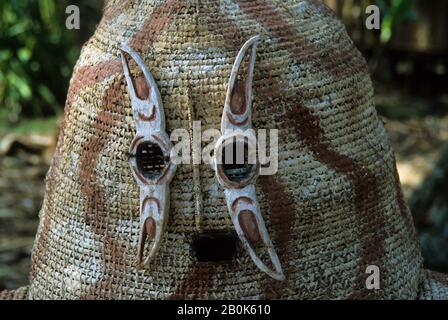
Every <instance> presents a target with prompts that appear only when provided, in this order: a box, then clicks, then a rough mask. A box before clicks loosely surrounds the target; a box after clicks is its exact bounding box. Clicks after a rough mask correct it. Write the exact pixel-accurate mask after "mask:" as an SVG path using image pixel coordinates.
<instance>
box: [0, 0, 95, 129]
mask: <svg viewBox="0 0 448 320" xmlns="http://www.w3.org/2000/svg"><path fill="white" fill-rule="evenodd" d="M102 2H103V1H100V0H79V1H67V0H9V1H4V0H2V1H0V123H1V125H2V126H5V125H8V124H9V125H13V124H15V123H16V122H18V121H19V119H20V118H22V117H42V116H51V115H55V114H57V113H59V112H60V110H62V106H63V105H64V102H65V96H66V93H67V88H68V82H69V79H70V76H71V73H72V69H73V66H74V64H75V62H76V59H77V58H78V56H79V53H80V49H81V45H82V43H83V42H84V41H86V40H87V38H88V37H89V36H90V34H91V33H92V32H93V30H94V28H95V26H96V24H97V23H98V21H99V19H100V16H101V8H102V5H103V3H102ZM70 4H74V5H77V6H78V7H79V8H80V22H81V28H80V30H68V29H66V27H65V20H66V19H67V17H68V14H66V13H65V11H66V7H67V6H68V5H70Z"/></svg>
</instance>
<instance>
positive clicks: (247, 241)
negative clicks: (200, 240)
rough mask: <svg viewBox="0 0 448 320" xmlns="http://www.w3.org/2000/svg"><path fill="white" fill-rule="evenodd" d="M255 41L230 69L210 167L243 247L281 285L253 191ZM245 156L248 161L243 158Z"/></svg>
mask: <svg viewBox="0 0 448 320" xmlns="http://www.w3.org/2000/svg"><path fill="white" fill-rule="evenodd" d="M258 40H259V37H258V36H255V37H253V38H251V39H250V40H249V41H247V42H246V43H245V44H244V45H243V47H242V48H241V50H240V52H239V53H238V56H237V58H236V61H235V63H234V65H233V69H232V73H231V76H230V81H229V85H228V91H227V97H226V102H225V105H224V111H223V115H222V120H221V133H222V136H221V138H220V139H219V140H218V142H217V143H216V147H215V154H214V159H213V167H214V170H215V171H216V177H217V179H218V181H219V182H220V184H221V185H222V186H223V187H224V188H225V191H224V193H225V197H226V201H227V207H228V210H229V213H230V216H231V218H232V222H233V224H234V226H235V230H236V232H237V234H238V237H239V238H240V240H241V242H242V244H243V247H244V248H245V250H246V251H247V252H248V253H249V255H250V257H251V258H252V260H253V261H254V263H255V264H256V265H257V267H258V268H259V269H260V270H262V271H263V272H265V273H266V274H268V275H269V276H270V277H272V278H274V279H276V280H279V281H282V280H284V279H285V276H284V274H283V270H282V267H281V264H280V260H279V258H278V255H277V253H276V251H275V249H274V246H273V244H272V241H271V239H270V237H269V234H268V231H267V229H266V225H265V223H264V220H263V216H262V215H261V212H260V205H259V203H258V200H257V196H256V190H255V181H256V179H257V177H258V171H259V168H260V166H259V163H258V161H257V159H256V158H257V157H256V150H257V148H256V146H257V143H256V137H255V133H254V131H253V128H252V84H253V74H254V66H255V59H256V51H257V44H258ZM248 52H250V56H249V57H248V61H249V62H248V66H247V70H246V72H247V73H246V74H244V71H243V70H244V68H243V66H242V65H243V61H244V59H245V57H246V55H247V53H248ZM229 147H230V151H229ZM239 148H240V149H239ZM229 153H230V157H231V159H230V160H231V161H230V162H229V161H228V160H229V158H228V154H229ZM245 155H247V156H248V159H245V158H244V157H245ZM235 160H236V161H235ZM257 245H258V246H262V248H263V250H266V251H267V253H268V255H269V258H270V260H271V262H272V265H273V266H274V269H275V270H273V269H272V268H269V267H268V266H267V265H266V263H264V262H263V261H262V260H261V259H260V257H259V256H258V254H257V253H256V251H255V248H256V246H257Z"/></svg>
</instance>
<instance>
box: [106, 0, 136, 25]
mask: <svg viewBox="0 0 448 320" xmlns="http://www.w3.org/2000/svg"><path fill="white" fill-rule="evenodd" d="M133 3H134V0H119V1H118V2H117V3H110V2H109V1H107V2H105V3H104V7H103V17H102V18H101V21H100V24H99V26H102V25H104V24H108V23H109V22H111V21H112V20H114V19H115V18H117V17H118V16H119V15H120V14H121V13H123V12H125V11H126V10H127V9H129V7H130V6H131V5H132V4H133Z"/></svg>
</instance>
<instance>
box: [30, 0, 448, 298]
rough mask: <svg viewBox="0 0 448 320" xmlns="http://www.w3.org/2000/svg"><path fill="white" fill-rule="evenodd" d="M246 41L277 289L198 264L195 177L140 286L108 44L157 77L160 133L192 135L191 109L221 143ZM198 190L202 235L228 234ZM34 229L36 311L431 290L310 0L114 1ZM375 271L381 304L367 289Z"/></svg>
mask: <svg viewBox="0 0 448 320" xmlns="http://www.w3.org/2000/svg"><path fill="white" fill-rule="evenodd" d="M256 34H258V35H260V36H261V40H260V44H259V47H258V51H257V62H256V65H255V75H254V125H255V127H256V128H263V129H278V130H279V171H278V173H277V174H276V175H274V176H265V177H260V179H259V180H258V183H257V191H258V195H257V196H258V199H259V201H260V206H261V210H262V213H263V215H264V219H265V221H266V224H267V228H268V231H269V234H270V235H271V238H272V240H273V243H274V246H275V248H276V250H277V252H278V254H279V257H280V260H281V262H282V266H283V268H284V271H285V275H286V280H285V281H283V282H278V281H275V280H272V279H270V278H268V277H267V276H266V275H265V274H263V273H262V272H260V271H259V270H258V269H257V268H256V267H255V265H254V264H253V263H252V261H251V259H250V258H249V256H248V255H247V253H246V252H245V251H244V250H242V249H241V248H240V249H239V251H238V257H237V258H236V259H235V260H233V261H231V262H229V263H227V264H211V263H203V262H198V261H196V260H195V258H194V257H193V256H192V254H191V252H190V242H191V238H192V236H193V235H194V234H196V233H197V232H198V230H197V228H196V225H195V202H194V193H193V190H194V187H193V186H194V182H193V166H192V165H181V166H179V168H178V170H177V172H176V175H175V177H174V180H173V182H172V183H171V209H170V212H169V221H168V226H167V233H166V235H165V237H164V240H163V242H162V245H161V249H160V252H159V254H158V256H157V258H156V259H155V261H154V263H153V264H152V265H151V267H150V268H149V269H148V270H141V271H137V270H136V268H135V261H136V254H137V241H138V232H139V190H138V187H137V185H136V184H135V182H134V180H133V178H132V175H131V172H130V169H129V166H128V148H129V145H130V143H131V140H132V138H133V137H134V134H135V124H134V122H133V119H132V108H131V104H130V99H129V95H128V91H127V87H126V83H125V80H124V75H123V72H122V69H121V63H120V60H119V58H118V45H119V44H120V43H122V42H127V43H128V44H129V46H131V47H132V48H134V49H135V50H136V51H137V52H138V53H139V54H140V55H141V56H142V57H143V59H144V60H145V63H146V64H147V65H148V67H149V69H150V70H151V72H152V74H153V75H154V78H155V79H156V81H157V84H158V87H159V89H160V92H161V96H162V100H163V104H164V107H165V114H166V121H167V130H168V131H171V130H174V129H176V128H188V127H189V123H190V122H189V121H190V120H189V112H188V110H194V117H195V119H193V120H200V121H202V127H203V129H204V130H205V129H209V128H216V129H219V128H220V121H221V114H222V110H223V106H224V101H225V95H226V89H227V83H228V79H229V76H230V72H231V68H232V65H233V62H234V59H235V57H236V55H237V53H238V50H239V49H240V48H241V45H242V44H243V43H244V42H245V41H246V40H247V39H249V38H250V37H252V36H254V35H256ZM131 71H133V72H137V68H136V66H135V65H132V64H131ZM200 181H201V192H202V199H203V213H202V227H203V229H204V230H231V229H233V225H232V222H231V220H230V217H229V215H228V211H227V208H226V204H225V199H224V195H223V192H222V188H221V186H220V185H219V184H218V182H217V180H216V178H215V176H214V172H213V171H212V169H211V168H210V166H208V165H206V164H204V165H201V170H200ZM40 217H41V221H40V226H39V230H38V234H37V238H36V242H35V246H34V248H33V254H32V270H31V274H30V287H29V292H28V298H32V299H258V298H268V299H280V298H285V299H324V298H325V299H346V298H352V299H372V298H381V299H391V298H404V299H416V298H418V297H419V294H420V295H421V287H422V283H423V282H424V281H425V279H426V273H424V271H423V269H422V259H421V255H420V249H419V246H418V242H417V240H416V235H415V230H414V227H413V222H412V218H411V215H410V212H409V210H408V208H407V206H406V204H405V203H404V200H403V195H402V193H401V188H400V182H399V178H398V174H397V171H396V167H395V158H394V154H393V150H392V149H391V146H390V144H389V141H388V137H387V134H386V131H385V129H384V127H383V124H382V122H381V121H380V119H379V117H378V116H377V114H376V111H375V108H374V102H373V89H372V84H371V80H370V78H369V75H368V70H367V67H366V63H365V61H364V59H363V57H362V56H361V54H360V53H359V51H358V50H357V49H356V48H355V47H354V45H353V43H352V41H351V40H350V39H349V37H348V35H347V34H346V31H345V29H344V27H343V25H342V23H341V22H339V21H338V20H337V19H336V17H335V16H334V15H333V13H332V12H331V11H330V9H328V8H327V7H326V6H324V5H323V4H321V3H320V2H318V1H303V0H220V1H218V0H140V1H137V0H125V1H118V0H109V1H108V2H107V4H106V6H105V9H104V16H103V19H102V21H101V22H100V24H99V26H98V28H97V31H96V32H95V34H94V35H93V37H92V38H91V39H90V40H89V41H88V42H87V43H86V44H85V45H84V47H83V50H82V53H81V57H80V58H79V60H78V63H77V65H76V67H75V69H74V72H73V77H72V80H71V85H70V89H69V92H68V96H67V103H66V108H65V119H64V122H63V125H62V130H61V133H60V137H59V141H58V146H57V151H56V154H55V156H54V160H53V163H52V166H51V170H50V172H49V174H48V181H47V189H46V196H45V200H44V204H43V207H42V210H41V213H40ZM217 250H219V248H217ZM369 265H377V266H379V267H380V269H381V288H380V289H379V290H367V289H366V286H365V281H366V277H367V275H366V273H365V271H366V268H367V266H369ZM434 286H436V284H434V283H433V282H427V283H426V284H425V285H424V288H428V290H429V288H430V289H431V290H435V289H434ZM437 292H442V289H440V290H439V291H437ZM445 293H446V291H445Z"/></svg>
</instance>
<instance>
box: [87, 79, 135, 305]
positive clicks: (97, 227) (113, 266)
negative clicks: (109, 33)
mask: <svg viewBox="0 0 448 320" xmlns="http://www.w3.org/2000/svg"><path fill="white" fill-rule="evenodd" d="M123 100H124V92H123V90H122V86H121V82H119V81H115V82H114V83H113V84H112V85H110V87H109V88H108V89H107V90H106V92H105V95H104V98H103V110H101V111H100V112H99V113H98V114H97V116H96V119H95V122H94V124H93V128H94V129H95V133H94V134H93V135H92V136H91V138H90V139H89V140H88V141H87V143H86V144H85V151H84V153H83V154H82V155H81V170H80V178H81V192H82V193H83V194H84V196H85V197H86V200H85V204H86V209H85V210H86V217H85V220H86V223H87V224H88V225H89V226H90V227H91V229H92V231H93V232H95V233H96V234H97V235H99V236H100V237H101V239H102V241H101V242H102V243H103V245H104V247H103V266H104V269H103V272H104V274H103V278H102V279H101V280H100V281H98V282H97V283H95V284H94V285H93V286H91V287H90V288H89V292H90V293H93V294H94V295H95V296H96V297H98V298H99V299H102V298H108V295H107V293H109V294H112V292H111V290H110V286H111V285H112V284H113V279H114V278H115V277H114V274H116V273H119V272H126V265H127V262H126V261H125V260H124V255H125V249H124V247H123V246H122V245H121V244H120V243H119V242H118V241H117V240H116V239H115V238H113V237H112V236H110V235H109V234H108V232H107V224H108V221H107V212H108V208H107V205H106V203H107V202H106V201H105V199H104V196H103V192H102V189H101V186H100V183H99V182H98V181H97V180H96V179H97V177H96V176H95V175H96V172H95V168H96V164H97V162H98V160H99V157H100V154H101V152H102V151H103V149H104V148H106V147H107V145H108V143H109V142H110V139H111V138H112V137H111V131H110V130H108V129H109V127H113V126H114V125H115V124H116V123H118V122H119V121H121V120H122V116H118V115H115V114H113V113H112V112H119V108H118V107H117V105H118V104H119V103H120V102H121V101H123Z"/></svg>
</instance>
